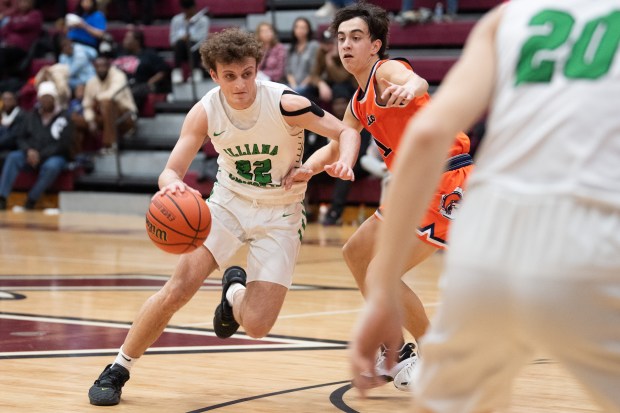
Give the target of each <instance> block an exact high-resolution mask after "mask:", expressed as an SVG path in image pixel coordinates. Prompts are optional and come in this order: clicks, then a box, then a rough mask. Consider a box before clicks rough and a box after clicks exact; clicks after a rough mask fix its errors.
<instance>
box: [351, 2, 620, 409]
mask: <svg viewBox="0 0 620 413" xmlns="http://www.w3.org/2000/svg"><path fill="white" fill-rule="evenodd" d="M619 28H620V2H619V1H617V0H614V1H597V2H592V1H588V0H520V1H512V2H509V3H507V4H505V5H503V6H500V7H499V8H497V9H495V10H493V11H491V12H490V13H489V14H488V15H486V16H485V17H484V18H483V19H482V20H481V21H480V22H479V23H478V25H477V26H476V27H475V28H474V30H473V31H472V33H471V35H470V38H469V39H468V41H467V44H466V46H465V49H464V52H463V54H462V56H461V58H460V61H459V62H458V63H457V64H456V65H455V66H454V68H453V69H452V70H451V71H450V73H449V74H448V75H447V77H446V78H445V79H444V81H443V83H442V86H441V87H440V88H439V90H438V92H437V93H436V94H435V96H434V99H433V102H432V103H430V104H429V105H428V106H427V107H426V108H425V109H424V110H423V111H421V113H420V114H418V115H417V116H416V117H415V118H413V119H412V121H411V122H410V124H409V126H408V127H407V130H406V132H405V137H404V139H405V143H404V144H403V147H402V152H401V154H400V155H399V158H398V159H397V160H396V165H395V171H394V178H393V181H392V183H391V190H390V192H389V194H388V199H387V205H388V207H389V211H390V213H389V214H388V215H387V217H386V220H385V222H384V226H383V227H382V228H381V231H380V238H379V244H378V245H379V252H378V255H377V257H378V260H377V263H376V266H374V267H373V268H371V270H370V271H369V274H368V277H367V282H368V287H369V289H368V291H369V293H368V296H367V304H366V308H365V311H364V313H363V315H362V317H361V319H360V323H359V325H358V327H357V329H356V331H355V333H354V338H353V340H352V343H351V364H352V367H353V370H354V374H355V375H356V376H360V375H361V374H363V372H364V371H366V369H368V367H369V366H372V364H373V362H374V354H375V352H376V350H377V348H378V347H379V345H380V344H382V343H386V342H387V343H397V342H399V340H400V332H401V331H400V321H401V316H402V315H401V310H400V309H401V304H400V301H401V298H400V294H399V293H398V284H399V278H398V277H397V276H396V275H397V274H399V272H401V271H402V270H403V269H404V268H406V265H407V257H406V256H403V254H401V253H400V252H401V251H403V249H404V248H406V247H407V246H408V245H409V244H410V243H411V242H412V241H411V239H410V237H409V232H410V231H411V230H412V229H413V228H414V227H415V225H416V223H417V222H418V220H419V218H420V217H421V216H422V215H423V214H424V211H425V208H426V202H427V200H428V199H430V198H431V196H432V193H433V191H434V188H435V184H436V182H438V181H439V180H440V176H441V173H442V171H443V166H444V161H445V153H446V151H448V150H449V148H450V146H451V145H452V142H453V138H452V137H453V136H454V133H456V132H457V131H459V130H461V129H463V128H467V127H468V126H471V125H472V124H473V123H474V122H475V121H476V120H477V119H478V118H479V117H480V116H481V115H482V114H483V113H484V112H485V111H486V110H487V109H489V117H488V125H487V134H486V136H485V137H484V138H483V140H482V144H481V146H480V148H479V150H478V152H477V167H476V168H477V169H476V170H475V171H474V172H473V174H472V176H471V178H470V181H469V184H468V192H467V197H466V198H465V200H464V202H463V205H462V207H461V209H460V211H459V218H458V220H457V221H456V222H455V224H454V226H453V228H452V230H451V234H450V240H451V243H450V250H449V251H448V253H447V256H446V263H445V268H444V271H443V274H442V284H441V285H442V297H441V302H440V306H439V308H438V313H437V315H436V317H435V319H434V320H433V323H432V324H431V326H430V328H429V331H428V332H427V334H426V335H425V336H424V337H423V338H422V346H423V349H424V357H422V358H421V359H420V363H419V365H418V368H416V370H415V371H414V375H413V378H414V380H413V386H412V387H413V389H414V395H415V402H416V404H417V409H418V410H416V411H420V412H434V413H455V412H459V413H471V412H491V411H497V410H499V409H501V408H503V407H505V405H506V404H507V403H508V400H509V396H510V391H511V384H512V381H513V379H514V377H515V376H516V374H517V373H518V372H519V370H520V368H521V367H522V366H523V365H524V364H525V363H527V362H528V361H530V360H531V359H532V358H533V357H535V356H536V355H537V353H538V352H540V351H542V352H543V353H544V354H545V356H550V357H552V358H553V359H555V360H557V361H559V362H560V363H562V364H564V366H565V367H566V368H567V370H568V371H570V372H571V373H572V374H573V375H574V376H575V377H576V378H577V379H578V380H579V381H580V383H581V384H582V385H583V387H584V388H585V389H586V390H587V391H588V392H589V394H590V395H591V396H592V399H593V400H595V401H596V402H598V403H599V404H600V406H601V407H602V410H601V411H604V412H606V413H613V412H616V413H617V412H620V392H618V389H619V388H620V373H619V372H620V328H618V326H619V325H620V311H619V309H620V231H619V230H618V229H619V228H620V169H619V168H618V163H619V162H620V116H618V107H619V106H618V97H619V96H620V30H619ZM392 363H394V359H393V355H390V359H389V363H388V365H390V364H392Z"/></svg>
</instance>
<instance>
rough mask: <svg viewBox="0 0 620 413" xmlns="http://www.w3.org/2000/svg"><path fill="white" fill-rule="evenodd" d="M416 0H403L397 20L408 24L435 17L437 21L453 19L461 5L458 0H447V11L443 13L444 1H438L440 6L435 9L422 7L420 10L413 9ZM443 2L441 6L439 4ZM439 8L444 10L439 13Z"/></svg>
mask: <svg viewBox="0 0 620 413" xmlns="http://www.w3.org/2000/svg"><path fill="white" fill-rule="evenodd" d="M413 3H414V0H403V2H402V4H401V8H400V13H399V14H398V15H397V16H396V18H395V20H396V22H398V23H399V24H401V25H403V26H404V25H407V24H410V23H427V22H429V21H431V19H434V20H435V21H441V20H446V21H452V20H454V18H455V17H456V12H457V10H458V7H459V2H458V0H446V4H447V7H446V13H445V14H443V2H441V1H440V2H438V3H436V7H440V9H437V8H436V10H435V11H433V10H430V9H427V8H425V7H421V8H420V9H419V10H418V11H415V10H413V7H414V6H413ZM439 4H441V6H439ZM439 10H441V11H442V12H441V13H439Z"/></svg>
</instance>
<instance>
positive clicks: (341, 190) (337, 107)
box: [321, 83, 379, 225]
mask: <svg viewBox="0 0 620 413" xmlns="http://www.w3.org/2000/svg"><path fill="white" fill-rule="evenodd" d="M352 95H353V93H352V92H351V89H350V87H349V86H348V85H346V84H342V83H341V84H337V85H335V86H334V88H333V101H332V113H333V114H334V116H335V117H337V118H338V119H343V118H344V114H345V112H346V111H347V107H348V105H349V101H350V100H351V96H352ZM360 138H361V142H360V153H366V151H367V148H368V145H369V143H370V141H371V140H372V139H371V138H372V136H371V135H370V133H369V132H368V131H367V130H366V129H362V130H361V131H360ZM353 173H354V174H355V177H356V179H358V180H359V179H360V178H363V177H364V176H367V175H368V174H367V173H366V170H364V169H363V168H362V167H361V164H360V159H358V160H357V162H355V166H354V167H353ZM330 179H331V180H333V181H334V192H333V194H332V202H331V205H330V206H329V209H328V210H327V214H326V215H325V217H324V218H323V221H322V222H321V224H323V225H342V212H343V211H344V208H345V206H347V199H348V197H349V192H350V191H351V186H352V185H353V182H352V181H348V183H347V184H343V183H342V182H340V181H342V179H334V178H331V177H330ZM343 182H344V181H343ZM378 201H379V200H378V199H377V202H378Z"/></svg>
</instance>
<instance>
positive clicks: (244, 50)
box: [200, 28, 263, 71]
mask: <svg viewBox="0 0 620 413" xmlns="http://www.w3.org/2000/svg"><path fill="white" fill-rule="evenodd" d="M200 57H201V60H202V65H203V66H204V67H206V68H207V69H212V70H214V71H215V70H216V66H215V64H216V63H220V64H225V65H228V64H231V63H235V62H240V61H242V60H244V59H246V58H248V57H253V58H254V59H256V64H259V63H260V61H261V60H262V58H263V50H262V48H261V44H260V42H259V41H258V40H257V39H256V36H255V35H254V34H252V33H249V32H246V31H243V30H241V29H239V28H229V29H225V30H222V31H221V32H219V33H215V34H212V35H209V37H208V38H207V40H205V41H204V42H203V43H202V44H201V45H200Z"/></svg>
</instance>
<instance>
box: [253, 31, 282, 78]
mask: <svg viewBox="0 0 620 413" xmlns="http://www.w3.org/2000/svg"><path fill="white" fill-rule="evenodd" d="M256 38H257V39H258V40H259V41H260V42H261V44H262V45H263V52H264V57H263V60H262V61H261V62H260V64H259V65H258V70H259V74H262V75H263V78H265V79H267V80H271V81H273V82H279V83H286V76H285V72H286V47H284V45H283V44H282V43H280V41H279V40H278V36H277V35H276V32H275V30H274V28H273V25H271V24H270V23H267V22H262V23H259V25H258V26H257V27H256Z"/></svg>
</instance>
